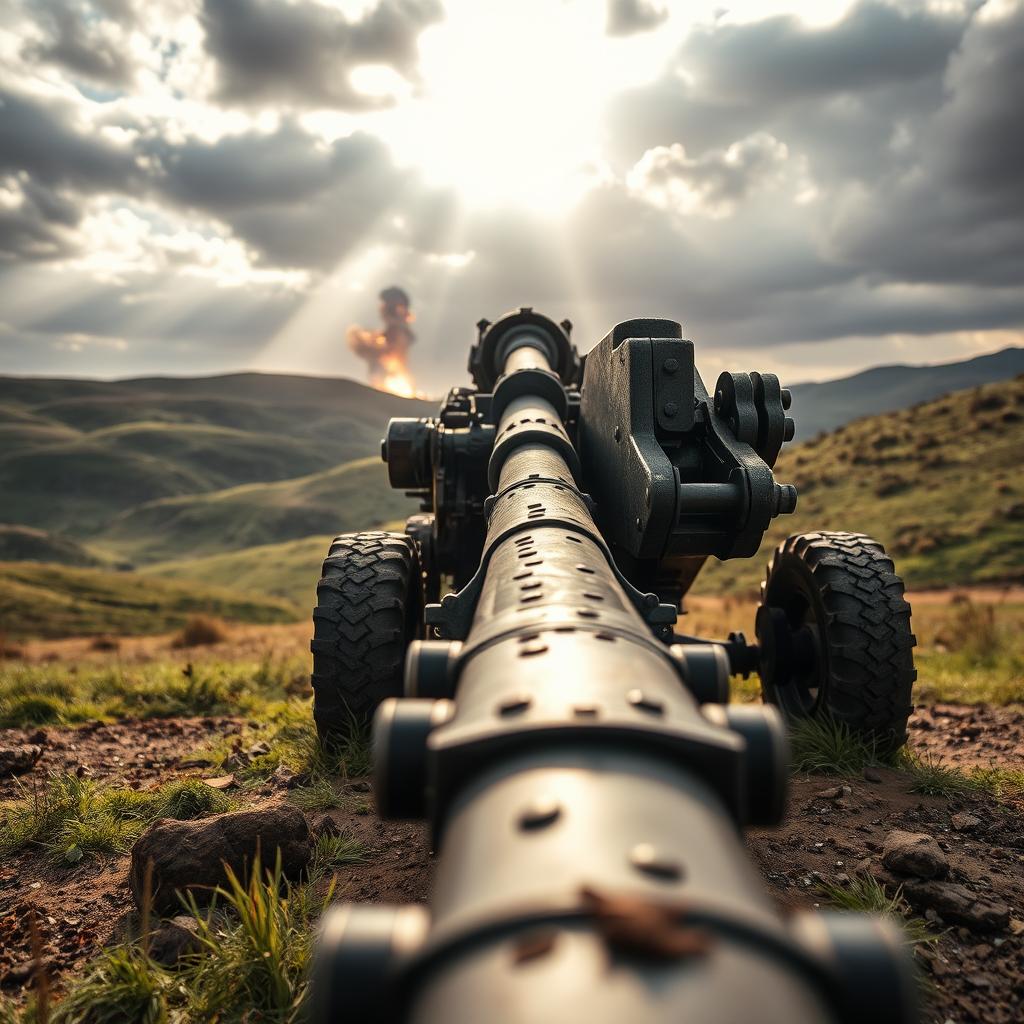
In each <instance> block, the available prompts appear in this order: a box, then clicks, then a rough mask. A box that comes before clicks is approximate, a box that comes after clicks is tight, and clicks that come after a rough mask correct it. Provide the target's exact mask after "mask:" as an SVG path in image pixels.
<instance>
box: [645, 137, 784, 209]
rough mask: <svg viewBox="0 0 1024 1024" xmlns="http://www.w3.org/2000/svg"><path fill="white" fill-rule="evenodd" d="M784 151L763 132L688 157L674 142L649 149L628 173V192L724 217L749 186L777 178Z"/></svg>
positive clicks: (663, 205) (665, 205) (662, 205)
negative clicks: (719, 148)
mask: <svg viewBox="0 0 1024 1024" xmlns="http://www.w3.org/2000/svg"><path fill="white" fill-rule="evenodd" d="M788 156H789V152H788V150H787V149H786V146H785V144H784V143H781V142H779V140H778V139H775V138H773V137H772V136H771V135H769V134H768V133H767V132H757V133H755V134H754V135H750V136H748V137H747V138H745V139H742V140H740V141H739V142H734V143H733V144H732V145H731V146H729V147H728V148H727V149H722V150H709V151H707V152H705V153H702V154H701V155H700V156H699V157H690V156H687V153H686V149H685V147H684V146H683V145H682V144H681V143H678V142H674V143H672V145H671V146H655V147H654V148H653V149H649V150H648V151H647V152H646V153H644V155H643V156H642V157H641V158H640V160H639V161H638V162H637V164H636V166H635V167H634V168H633V169H632V170H631V171H630V172H629V175H628V176H627V178H626V184H627V187H628V188H629V190H630V192H632V193H633V194H634V195H638V196H640V197H641V198H643V199H646V200H647V201H648V202H650V203H652V204H653V205H654V206H657V207H658V208H659V209H662V210H674V211H675V212H676V213H680V214H690V213H698V212H699V213H706V214H709V215H710V216H712V217H715V216H727V215H728V214H730V213H732V212H733V211H734V209H735V207H736V204H737V203H738V202H739V201H740V200H742V199H743V198H745V197H746V196H747V195H748V194H749V193H750V192H751V191H752V190H753V189H755V188H759V187H764V186H766V185H769V184H771V183H772V182H774V181H776V180H778V178H779V175H780V172H781V170H782V168H783V167H784V166H785V164H786V160H787V158H788Z"/></svg>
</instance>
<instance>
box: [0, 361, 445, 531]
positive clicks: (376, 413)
mask: <svg viewBox="0 0 1024 1024" xmlns="http://www.w3.org/2000/svg"><path fill="white" fill-rule="evenodd" d="M433 411H435V407H434V405H433V403H428V402H422V401H415V400H409V399H403V398H398V397H396V396H394V395H389V394H386V393H384V392H381V391H376V390H374V389H373V388H369V387H365V386H364V385H362V384H357V383H355V382H354V381H350V380H344V379H333V378H317V377H297V376H285V375H273V374H271V375H266V374H256V373H246V374H229V375H225V376H222V377H200V378H149V379H139V380H126V381H113V382H104V381H83V380H54V379H42V378H15V377H3V378H0V493H2V494H3V506H2V508H0V522H4V523H9V524H22V525H28V526H32V527H36V528H42V529H46V530H50V531H57V532H60V531H70V532H72V533H73V534H74V535H75V538H76V539H80V538H81V537H82V536H86V537H94V536H98V535H99V534H101V533H102V532H103V531H104V529H105V528H106V527H107V525H108V524H109V522H110V521H111V520H112V519H113V518H115V517H117V516H118V515H119V514H121V513H124V512H126V511H128V510H129V509H132V508H134V507H136V506H138V505H142V504H145V503H148V502H152V501H156V500H159V499H163V498H174V497H183V496H186V495H189V496H191V495H198V494H205V493H210V492H214V491H220V490H224V489H226V488H231V487H235V486H238V485H241V484H247V483H267V482H273V481H280V480H286V479H290V478H293V477H297V476H303V475H308V474H314V473H317V472H321V471H323V470H329V469H333V468H334V467H336V466H338V465H340V464H342V463H345V462H349V461H351V460H354V459H359V458H363V457H365V456H368V455H371V454H374V453H376V451H377V444H378V441H379V439H380V437H381V434H382V433H383V430H384V426H385V424H386V423H387V420H388V419H389V417H391V416H423V415H427V414H429V413H431V412H433ZM278 539H281V538H278Z"/></svg>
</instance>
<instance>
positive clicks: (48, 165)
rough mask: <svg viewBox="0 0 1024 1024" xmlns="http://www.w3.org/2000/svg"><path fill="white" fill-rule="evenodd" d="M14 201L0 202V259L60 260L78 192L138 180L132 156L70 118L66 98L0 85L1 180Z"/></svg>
mask: <svg viewBox="0 0 1024 1024" xmlns="http://www.w3.org/2000/svg"><path fill="white" fill-rule="evenodd" d="M5 176H7V179H8V188H9V189H10V190H11V192H12V193H14V194H15V195H16V197H17V198H16V201H15V202H14V203H13V204H12V205H9V206H5V207H2V208H0V260H2V261H4V262H6V263H10V262H17V261H18V260H27V261H36V260H49V259H59V258H60V257H63V256H68V255H71V254H73V253H74V252H76V251H77V250H78V249H79V248H80V245H81V239H79V238H78V236H77V234H76V233H75V231H74V228H75V227H76V226H77V224H78V223H79V221H80V220H81V207H82V205H83V203H84V201H85V198H86V197H87V196H88V195H90V194H94V193H99V192H108V191H113V192H121V191H126V190H128V189H130V188H131V187H132V186H133V185H134V184H136V183H137V182H138V180H139V176H138V173H137V167H136V165H135V158H134V156H133V154H132V153H131V152H129V151H127V150H125V149H122V148H118V147H116V146H114V145H112V144H110V143H108V142H106V141H104V140H103V139H102V137H98V136H97V135H95V134H86V133H85V132H83V131H81V130H80V129H79V128H78V127H77V126H76V125H75V123H74V111H73V108H72V107H71V105H70V104H68V103H57V102H49V103H43V102H41V101H39V100H37V99H34V98H31V97H28V96H24V95H19V94H17V93H15V92H12V91H10V90H0V180H2V179H3V178H4V177H5Z"/></svg>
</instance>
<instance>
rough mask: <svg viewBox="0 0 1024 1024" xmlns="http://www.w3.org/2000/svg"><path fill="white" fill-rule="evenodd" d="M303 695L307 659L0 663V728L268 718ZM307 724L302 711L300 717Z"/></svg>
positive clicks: (305, 687)
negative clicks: (210, 717)
mask: <svg viewBox="0 0 1024 1024" xmlns="http://www.w3.org/2000/svg"><path fill="white" fill-rule="evenodd" d="M308 690H309V666H308V657H306V656H303V655H294V656H291V657H286V658H280V659H272V658H265V659H263V660H262V661H214V660H211V661H206V660H203V661H197V662H195V663H194V664H188V665H185V666H184V667H182V666H181V665H180V664H175V663H172V662H150V663H148V664H143V665H125V664H119V663H113V664H80V665H75V666H72V667H70V668H69V667H68V666H66V665H58V664H56V663H55V664H42V665H36V664H33V665H26V664H19V663H7V664H4V663H2V662H0V728H10V727H19V726H33V725H73V724H75V723H80V722H86V721H91V720H93V719H104V720H114V719H118V718H125V717H129V716H131V717H135V718H166V717H171V716H174V715H235V714H250V715H253V716H255V717H257V718H260V717H264V716H266V715H268V714H269V713H270V712H271V711H272V710H273V709H274V707H275V706H277V705H283V703H284V702H285V701H286V700H287V698H288V697H289V695H294V694H305V693H307V692H308ZM305 717H306V718H309V713H308V710H307V712H306V715H305Z"/></svg>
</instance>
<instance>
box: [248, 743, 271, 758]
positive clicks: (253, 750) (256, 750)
mask: <svg viewBox="0 0 1024 1024" xmlns="http://www.w3.org/2000/svg"><path fill="white" fill-rule="evenodd" d="M245 753H246V755H247V756H248V757H262V756H263V755H264V754H269V753H270V746H269V744H266V743H264V742H263V740H260V741H259V742H257V743H254V744H253V745H252V746H251V747H250V748H249V749H248V750H247V751H246V752H245Z"/></svg>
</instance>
